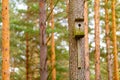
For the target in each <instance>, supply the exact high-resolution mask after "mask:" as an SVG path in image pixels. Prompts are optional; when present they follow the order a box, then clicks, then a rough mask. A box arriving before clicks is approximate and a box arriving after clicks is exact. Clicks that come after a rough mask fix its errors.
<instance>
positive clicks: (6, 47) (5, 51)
mask: <svg viewBox="0 0 120 80" xmlns="http://www.w3.org/2000/svg"><path fill="white" fill-rule="evenodd" d="M2 23H3V26H2V80H10V69H9V68H10V62H9V61H10V58H9V57H10V56H9V52H10V42H9V40H10V36H9V35H10V32H9V0H2Z"/></svg>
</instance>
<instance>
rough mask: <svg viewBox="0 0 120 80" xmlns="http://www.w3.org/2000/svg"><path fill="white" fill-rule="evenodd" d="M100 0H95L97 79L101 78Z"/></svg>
mask: <svg viewBox="0 0 120 80" xmlns="http://www.w3.org/2000/svg"><path fill="white" fill-rule="evenodd" d="M99 7H100V1H99V0H95V4H94V10H95V80H101V79H100V31H99V30H100V29H99V27H100V26H99V21H100V14H99V12H100V11H99Z"/></svg>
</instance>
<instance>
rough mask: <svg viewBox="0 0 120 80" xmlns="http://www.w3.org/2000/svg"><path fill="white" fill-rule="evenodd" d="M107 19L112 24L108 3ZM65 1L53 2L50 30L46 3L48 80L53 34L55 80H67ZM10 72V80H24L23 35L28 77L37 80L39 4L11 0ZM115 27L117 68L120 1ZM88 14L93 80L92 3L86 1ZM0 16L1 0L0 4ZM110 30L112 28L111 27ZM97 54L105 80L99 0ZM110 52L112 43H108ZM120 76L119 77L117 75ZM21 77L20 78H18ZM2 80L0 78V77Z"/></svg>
mask: <svg viewBox="0 0 120 80" xmlns="http://www.w3.org/2000/svg"><path fill="white" fill-rule="evenodd" d="M108 3H109V5H108V8H109V18H110V25H111V24H112V16H111V14H112V11H111V9H110V8H111V1H110V0H109V2H108ZM67 5H68V1H67V0H66V1H64V0H54V9H53V12H54V22H55V28H54V30H52V29H51V23H50V20H51V10H50V2H49V0H47V40H48V44H47V47H48V72H49V80H51V70H52V69H51V63H50V61H49V60H50V56H51V34H52V32H54V37H55V53H56V66H55V68H56V71H57V75H56V78H57V79H56V80H69V43H68V42H69V41H68V40H69V39H68V36H69V34H68V23H67V21H68V19H67V17H68V16H67ZM9 7H10V44H11V45H10V63H11V64H10V66H11V67H10V72H11V76H10V78H11V80H25V78H26V65H25V64H26V35H27V39H28V49H29V58H28V61H29V76H30V77H31V80H39V78H40V74H39V68H40V62H39V61H40V56H39V53H40V46H39V17H38V16H39V5H38V0H10V5H9ZM115 8H116V23H117V33H116V34H117V45H118V57H119V64H120V53H119V51H120V50H119V47H120V40H119V39H120V27H119V25H120V15H119V14H120V1H119V0H117V2H116V5H115ZM88 10H89V15H88V19H89V49H90V73H91V75H90V79H91V80H94V78H95V65H94V64H95V62H94V61H95V60H94V51H95V43H94V25H95V24H94V1H93V0H88ZM0 12H1V0H0ZM1 17H2V16H1V15H0V71H1V65H2V64H1V63H2V57H1V45H2V44H1V29H2V20H1ZM110 27H111V26H110ZM110 35H111V41H112V33H111V34H110ZM100 44H101V45H100V52H101V57H100V61H101V64H100V65H101V67H100V70H101V80H107V74H108V73H107V60H106V56H107V54H106V43H105V3H104V1H103V0H100ZM110 48H111V52H112V49H113V47H112V43H111V47H110ZM119 74H120V73H119ZM21 75H22V76H21ZM0 79H1V74H0Z"/></svg>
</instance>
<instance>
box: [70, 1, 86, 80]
mask: <svg viewBox="0 0 120 80" xmlns="http://www.w3.org/2000/svg"><path fill="white" fill-rule="evenodd" d="M68 10H69V12H68V26H69V78H70V80H85V61H84V60H85V58H84V51H85V50H84V49H85V48H84V41H85V39H84V37H83V38H81V39H79V40H78V41H77V40H76V39H75V37H74V29H75V20H76V19H84V0H69V9H68ZM78 46H79V47H80V48H79V49H78ZM78 51H80V52H78ZM78 53H79V55H78ZM78 56H79V57H80V61H79V62H80V63H79V64H81V68H78Z"/></svg>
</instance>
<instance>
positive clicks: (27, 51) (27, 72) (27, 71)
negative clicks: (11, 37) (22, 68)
mask: <svg viewBox="0 0 120 80" xmlns="http://www.w3.org/2000/svg"><path fill="white" fill-rule="evenodd" d="M28 46H29V44H28V33H26V80H29V49H28Z"/></svg>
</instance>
